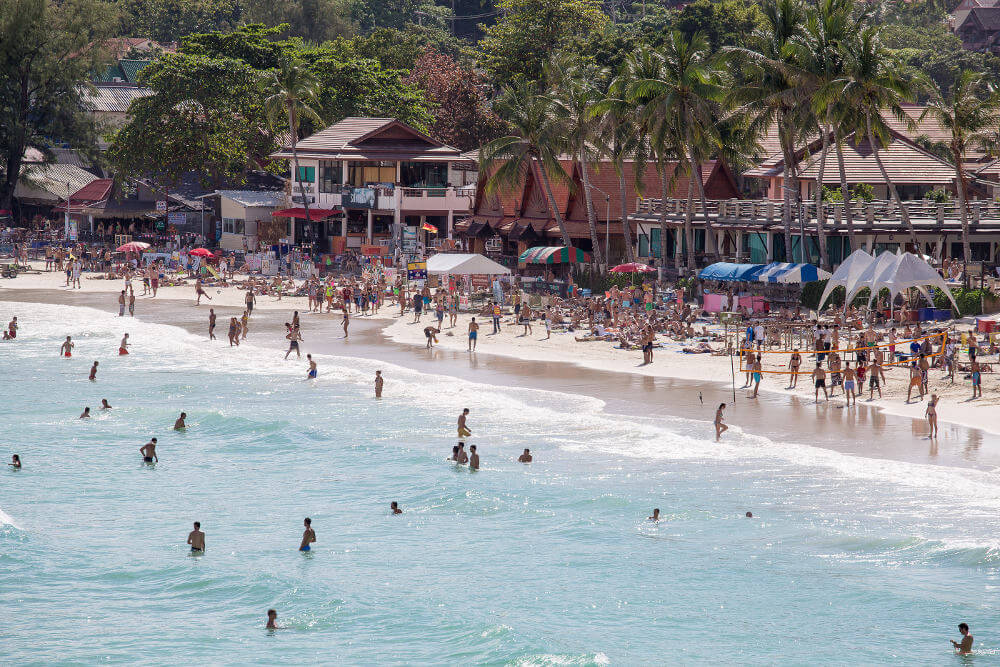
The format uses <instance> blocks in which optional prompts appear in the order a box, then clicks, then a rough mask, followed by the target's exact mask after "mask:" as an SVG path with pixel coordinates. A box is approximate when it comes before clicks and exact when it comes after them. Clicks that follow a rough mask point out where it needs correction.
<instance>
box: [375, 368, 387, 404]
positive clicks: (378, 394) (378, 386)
mask: <svg viewBox="0 0 1000 667" xmlns="http://www.w3.org/2000/svg"><path fill="white" fill-rule="evenodd" d="M383 384H385V379H384V378H383V377H382V371H375V398H382V385H383Z"/></svg>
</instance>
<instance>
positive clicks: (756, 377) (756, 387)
mask: <svg viewBox="0 0 1000 667" xmlns="http://www.w3.org/2000/svg"><path fill="white" fill-rule="evenodd" d="M760 358H761V355H759V354H758V355H757V361H755V362H753V395H752V396H751V398H757V392H759V391H760V381H761V380H762V379H763V377H764V372H763V370H762V369H761V365H760Z"/></svg>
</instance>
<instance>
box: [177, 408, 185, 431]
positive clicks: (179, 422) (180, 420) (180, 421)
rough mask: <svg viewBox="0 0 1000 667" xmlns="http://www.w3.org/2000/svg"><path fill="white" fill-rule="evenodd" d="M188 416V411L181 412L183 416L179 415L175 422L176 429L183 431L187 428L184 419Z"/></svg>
mask: <svg viewBox="0 0 1000 667" xmlns="http://www.w3.org/2000/svg"><path fill="white" fill-rule="evenodd" d="M187 416H188V415H187V413H186V412H182V413H181V416H180V417H178V418H177V421H175V422H174V430H175V431H182V430H184V429H186V428H187V424H186V423H185V422H184V420H185V419H187Z"/></svg>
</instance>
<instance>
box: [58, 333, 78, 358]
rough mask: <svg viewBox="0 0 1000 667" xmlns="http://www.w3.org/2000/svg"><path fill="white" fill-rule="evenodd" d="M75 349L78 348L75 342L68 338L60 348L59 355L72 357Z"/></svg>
mask: <svg viewBox="0 0 1000 667" xmlns="http://www.w3.org/2000/svg"><path fill="white" fill-rule="evenodd" d="M74 347H76V345H75V344H74V343H73V340H72V339H71V338H70V337H69V336H66V340H64V341H63V344H62V345H61V346H60V347H59V355H60V356H63V357H72V356H73V348H74Z"/></svg>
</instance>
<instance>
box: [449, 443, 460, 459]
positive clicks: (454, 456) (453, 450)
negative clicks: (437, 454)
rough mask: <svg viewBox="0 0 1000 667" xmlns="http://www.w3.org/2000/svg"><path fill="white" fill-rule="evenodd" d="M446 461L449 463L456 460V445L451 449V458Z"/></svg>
mask: <svg viewBox="0 0 1000 667" xmlns="http://www.w3.org/2000/svg"><path fill="white" fill-rule="evenodd" d="M448 460H449V461H457V460H458V445H455V446H454V447H452V448H451V458H449V459H448Z"/></svg>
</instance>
